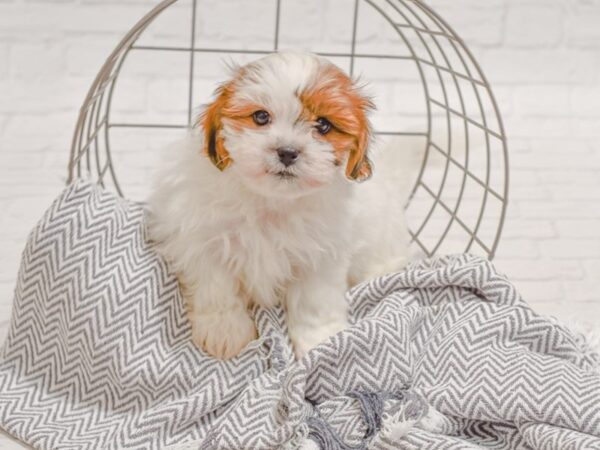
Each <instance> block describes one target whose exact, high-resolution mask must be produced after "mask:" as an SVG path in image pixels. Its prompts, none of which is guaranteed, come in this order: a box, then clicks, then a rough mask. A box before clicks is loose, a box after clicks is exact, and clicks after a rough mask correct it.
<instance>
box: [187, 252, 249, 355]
mask: <svg viewBox="0 0 600 450" xmlns="http://www.w3.org/2000/svg"><path fill="white" fill-rule="evenodd" d="M183 284H184V292H185V294H186V300H187V301H188V303H189V308H190V320H191V322H192V339H193V341H194V343H195V344H196V345H197V346H198V347H200V348H202V349H203V350H205V351H206V352H207V353H209V354H211V355H212V356H215V357H216V358H220V359H229V358H232V357H234V356H236V355H237V354H239V353H240V351H241V350H242V349H243V348H244V347H245V346H246V345H247V344H248V343H249V342H250V341H252V340H254V339H256V337H257V335H256V327H255V326H254V321H253V320H252V318H251V317H250V314H249V312H248V308H247V305H246V302H245V301H244V299H243V298H242V297H241V296H240V293H239V283H238V281H237V280H236V279H235V278H234V277H232V276H231V275H230V274H228V273H227V270H225V269H223V268H220V267H219V266H218V265H211V264H206V263H205V264H204V265H203V268H200V269H199V271H198V272H195V273H194V274H193V278H192V277H190V276H189V274H188V276H187V277H185V279H184V280H183Z"/></svg>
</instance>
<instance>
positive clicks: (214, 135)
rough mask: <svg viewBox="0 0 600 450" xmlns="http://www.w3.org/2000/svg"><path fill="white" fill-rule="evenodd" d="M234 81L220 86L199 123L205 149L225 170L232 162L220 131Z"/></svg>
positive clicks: (219, 166) (220, 168) (214, 162)
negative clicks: (202, 132) (202, 131)
mask: <svg viewBox="0 0 600 450" xmlns="http://www.w3.org/2000/svg"><path fill="white" fill-rule="evenodd" d="M232 93H233V82H229V83H226V84H223V85H222V86H220V87H219V88H218V89H217V91H216V96H217V98H216V99H215V101H214V102H212V103H211V104H210V105H208V107H207V108H206V109H205V110H204V112H203V113H202V115H201V116H200V120H199V123H200V125H201V126H202V129H203V130H204V146H205V147H204V151H205V153H206V154H207V155H208V157H209V158H210V160H211V161H212V162H213V164H214V165H215V166H217V168H218V169H219V170H225V169H226V168H227V167H229V165H230V164H231V163H232V160H231V157H230V156H229V152H228V151H227V149H226V148H225V145H224V143H223V138H222V137H221V136H220V132H221V130H222V129H223V110H224V109H225V107H226V105H227V104H228V103H229V101H230V99H231V95H232Z"/></svg>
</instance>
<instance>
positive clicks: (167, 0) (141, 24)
mask: <svg viewBox="0 0 600 450" xmlns="http://www.w3.org/2000/svg"><path fill="white" fill-rule="evenodd" d="M176 1H178V0H163V1H162V2H161V3H159V4H158V5H157V6H155V7H154V8H153V9H152V10H151V11H150V12H148V13H147V14H146V15H145V16H144V17H142V19H141V20H140V21H138V23H137V24H135V25H134V26H133V28H132V29H131V30H129V32H128V33H127V34H126V35H125V37H124V38H123V39H121V42H120V43H119V45H117V47H115V49H114V50H113V51H112V52H111V54H110V56H109V57H108V58H107V61H106V62H105V63H104V65H103V66H102V68H101V69H100V72H98V75H96V78H95V79H94V81H93V83H92V86H91V87H90V89H89V91H88V93H87V96H86V98H85V100H84V102H83V106H82V108H81V109H80V111H79V116H78V118H77V124H76V125H75V134H74V136H73V142H72V145H71V155H70V157H69V167H68V174H67V182H68V183H71V182H72V181H73V178H74V177H73V169H74V168H73V167H72V166H73V164H71V161H73V159H74V157H75V154H76V152H77V141H78V134H79V133H80V132H81V130H82V129H83V123H84V121H85V115H86V108H85V107H86V105H88V104H89V102H90V99H91V98H92V97H93V95H94V94H95V93H96V90H97V87H98V86H99V85H100V83H101V82H102V80H104V79H105V78H106V73H107V72H108V73H110V72H111V69H112V65H113V63H114V60H115V58H116V56H117V55H119V53H121V50H122V49H123V47H125V46H126V45H127V43H128V42H129V40H130V39H131V37H132V36H134V35H135V34H136V33H137V32H138V31H139V30H140V29H143V28H146V27H147V26H148V23H150V22H151V21H152V20H153V19H154V17H156V16H157V15H158V14H159V13H161V12H162V11H164V10H165V9H166V8H168V7H169V6H171V5H172V4H173V3H175V2H176ZM79 176H80V174H79Z"/></svg>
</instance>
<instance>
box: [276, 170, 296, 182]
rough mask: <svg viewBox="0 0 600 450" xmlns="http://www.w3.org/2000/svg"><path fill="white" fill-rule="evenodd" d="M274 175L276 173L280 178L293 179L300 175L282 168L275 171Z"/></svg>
mask: <svg viewBox="0 0 600 450" xmlns="http://www.w3.org/2000/svg"><path fill="white" fill-rule="evenodd" d="M273 175H275V176H276V177H277V178H279V179H280V180H293V179H295V178H298V175H296V174H295V173H292V172H290V171H288V170H281V171H279V172H275V173H273Z"/></svg>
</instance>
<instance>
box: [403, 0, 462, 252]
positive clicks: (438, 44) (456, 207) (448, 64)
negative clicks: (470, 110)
mask: <svg viewBox="0 0 600 450" xmlns="http://www.w3.org/2000/svg"><path fill="white" fill-rule="evenodd" d="M399 1H400V2H401V3H402V4H403V5H404V6H405V7H406V9H408V10H409V11H410V12H411V13H412V14H413V15H414V16H415V17H416V19H417V20H418V21H419V22H420V23H421V25H422V26H423V27H424V28H425V29H427V30H429V28H428V25H427V24H426V23H425V21H424V20H423V19H422V18H421V17H419V15H418V14H416V13H415V12H414V11H413V10H412V8H410V7H409V6H408V5H407V4H406V2H405V1H404V0H399ZM431 39H432V40H433V41H434V43H435V45H436V47H437V48H438V50H439V51H440V54H441V55H442V57H443V58H444V61H445V62H446V65H447V66H448V67H450V66H451V64H450V61H449V60H448V58H447V56H446V53H445V52H444V50H443V48H442V47H441V45H440V43H439V41H438V38H437V36H436V35H431ZM448 40H449V41H450V42H452V43H453V41H452V40H451V39H448ZM453 45H454V43H453ZM432 61H433V62H434V63H437V61H436V60H435V58H433V57H432ZM452 78H453V80H454V85H455V87H456V91H457V93H458V98H459V100H460V106H461V109H462V112H463V117H465V118H466V117H467V111H466V108H465V102H464V99H463V95H462V90H461V88H460V84H459V83H458V80H457V77H456V75H455V74H454V72H452ZM446 104H447V103H446ZM446 117H447V118H448V129H449V130H451V126H452V125H451V121H450V119H449V115H448V114H447V115H446ZM463 125H464V133H465V147H466V148H465V167H464V171H463V178H462V182H461V186H460V189H459V193H458V198H457V200H456V204H455V206H454V209H453V210H451V211H448V213H449V214H450V221H449V222H448V224H447V225H446V228H445V230H444V231H443V232H442V234H441V236H440V238H439V240H438V243H437V244H436V245H435V247H434V248H433V250H431V253H432V254H435V253H436V252H437V251H438V250H439V248H440V246H441V245H442V243H443V242H444V239H446V236H447V235H448V232H449V231H450V228H452V224H453V223H454V220H455V219H456V215H457V214H456V213H457V211H458V208H459V207H460V203H461V201H462V198H463V194H464V190H465V185H466V181H467V173H466V171H467V170H468V168H469V125H468V122H467V121H466V120H464V119H463ZM450 139H451V138H450ZM451 158H452V142H449V143H448V156H447V158H446V167H445V170H444V177H443V180H442V183H441V184H440V189H439V190H438V194H437V196H436V201H435V203H434V207H435V205H436V204H438V203H439V202H440V196H441V195H442V191H443V189H444V183H445V180H446V175H447V172H448V169H449V166H450V160H451ZM467 251H468V247H467Z"/></svg>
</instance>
